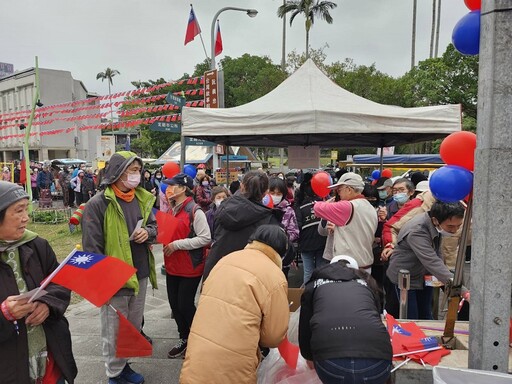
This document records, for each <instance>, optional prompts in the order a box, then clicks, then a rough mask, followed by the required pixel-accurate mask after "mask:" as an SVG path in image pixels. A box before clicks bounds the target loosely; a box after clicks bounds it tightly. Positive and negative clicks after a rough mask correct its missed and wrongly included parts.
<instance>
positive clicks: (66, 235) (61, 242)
mask: <svg viewBox="0 0 512 384" xmlns="http://www.w3.org/2000/svg"><path fill="white" fill-rule="evenodd" d="M27 229H29V230H31V231H33V232H35V233H37V234H38V235H39V237H42V238H43V239H45V240H47V241H48V242H49V243H50V245H51V247H52V248H53V251H54V252H55V254H56V255H57V260H58V261H59V262H61V261H62V260H64V259H65V258H66V256H67V255H69V253H70V252H71V251H72V250H73V248H74V247H75V246H76V245H77V244H80V245H81V244H82V231H80V230H79V229H78V228H77V229H76V230H75V232H73V233H70V232H69V226H68V223H60V224H41V223H30V224H29V225H28V226H27ZM82 300H83V298H82V296H80V295H77V294H76V293H75V292H71V304H76V303H78V302H80V301H82Z"/></svg>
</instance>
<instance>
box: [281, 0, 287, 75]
mask: <svg viewBox="0 0 512 384" xmlns="http://www.w3.org/2000/svg"><path fill="white" fill-rule="evenodd" d="M283 5H286V0H283ZM281 70H282V71H283V72H284V71H285V70H286V13H285V14H284V15H283V43H282V49H281Z"/></svg>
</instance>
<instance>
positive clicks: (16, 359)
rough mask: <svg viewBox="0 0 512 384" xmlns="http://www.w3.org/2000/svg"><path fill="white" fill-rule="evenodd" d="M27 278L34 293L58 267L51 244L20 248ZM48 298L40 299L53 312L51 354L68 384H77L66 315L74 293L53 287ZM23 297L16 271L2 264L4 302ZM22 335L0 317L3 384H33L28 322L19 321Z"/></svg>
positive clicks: (47, 328)
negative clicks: (30, 368) (74, 383)
mask: <svg viewBox="0 0 512 384" xmlns="http://www.w3.org/2000/svg"><path fill="white" fill-rule="evenodd" d="M19 254H20V262H21V265H22V270H23V274H24V277H25V281H26V283H27V289H28V290H29V291H30V290H32V289H34V288H37V287H38V286H39V285H40V283H41V281H42V280H43V279H44V278H45V277H47V276H48V275H49V274H50V273H51V272H52V271H53V270H54V269H55V268H57V266H58V262H57V259H56V257H55V253H54V252H53V250H52V248H51V247H50V244H48V242H47V241H46V240H44V239H42V238H40V237H36V238H35V239H34V240H32V241H29V242H28V243H25V244H23V245H21V246H20V247H19ZM45 290H46V291H47V292H48V293H47V294H46V295H45V296H43V297H41V298H39V299H38V300H37V301H41V302H43V303H45V304H47V305H48V307H49V308H50V315H49V316H48V318H47V319H46V320H45V321H44V323H43V327H44V332H45V334H46V344H47V347H48V351H50V352H51V353H52V354H53V357H54V359H55V363H56V364H57V366H58V367H59V368H60V370H61V372H62V375H63V376H64V378H65V380H66V381H67V382H68V383H73V382H74V380H75V377H76V375H77V368H76V364H75V359H74V357H73V352H72V349H71V334H70V332H69V324H68V321H67V320H66V318H65V317H64V312H65V311H66V308H67V307H68V305H69V300H70V297H71V293H70V291H69V290H68V289H66V288H64V287H61V286H60V285H56V284H52V283H50V284H49V285H48V286H47V287H46V288H45ZM13 295H19V290H18V286H17V284H16V280H15V278H14V274H13V271H12V269H11V267H10V266H9V265H7V264H6V263H4V262H3V261H0V302H3V301H4V300H5V299H6V298H7V297H8V296H13ZM18 327H19V335H17V334H16V331H15V329H14V326H13V323H12V322H10V321H8V320H7V319H5V317H4V316H2V315H1V314H0V383H2V384H11V383H12V384H25V383H26V384H29V383H30V377H29V368H28V347H27V328H26V326H25V320H24V319H21V320H18Z"/></svg>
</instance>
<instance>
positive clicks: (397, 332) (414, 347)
mask: <svg viewBox="0 0 512 384" xmlns="http://www.w3.org/2000/svg"><path fill="white" fill-rule="evenodd" d="M386 323H387V327H388V333H389V336H390V337H391V345H392V347H393V357H394V359H403V358H406V357H410V358H411V359H413V360H414V361H416V362H421V360H422V361H423V362H424V363H427V364H430V365H432V366H434V365H437V364H439V362H440V361H441V358H442V357H443V356H446V355H449V354H450V351H449V350H447V349H445V348H441V347H440V345H439V342H438V341H437V339H436V338H435V337H427V336H426V335H425V333H424V332H423V331H422V330H421V328H420V327H419V326H418V325H417V324H416V323H414V322H407V323H398V322H397V321H396V319H395V318H394V317H393V316H391V315H390V314H386ZM434 348H439V349H435V350H431V351H425V350H426V349H434ZM415 351H423V352H417V353H410V352H415ZM403 354H407V355H403ZM395 355H402V356H395Z"/></svg>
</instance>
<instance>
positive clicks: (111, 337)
mask: <svg viewBox="0 0 512 384" xmlns="http://www.w3.org/2000/svg"><path fill="white" fill-rule="evenodd" d="M141 171H142V160H141V159H140V158H139V157H137V155H136V154H135V153H133V152H129V151H120V152H116V153H115V154H114V155H112V157H111V158H110V161H109V165H108V167H107V168H106V170H105V176H104V178H103V181H102V183H103V184H104V185H105V189H104V190H103V191H102V192H100V193H98V194H96V195H95V196H94V197H93V198H92V199H91V200H90V201H89V202H88V203H87V205H86V206H85V210H84V214H83V219H82V231H83V236H82V243H83V248H84V251H86V252H93V253H99V254H103V255H108V256H113V257H116V258H118V259H120V260H122V261H124V262H126V263H128V264H130V265H133V266H134V267H135V268H137V273H136V274H134V275H133V276H132V277H131V278H130V279H129V280H128V281H127V282H126V284H125V286H124V287H123V288H121V289H120V290H119V292H117V293H116V294H115V295H114V296H113V297H112V299H111V300H110V302H109V304H110V305H112V306H113V307H114V308H116V309H117V310H118V311H120V312H121V313H122V314H123V315H124V316H125V317H126V318H127V319H128V320H129V321H130V322H131V323H132V324H133V325H134V326H135V328H137V329H141V323H142V317H143V314H144V304H145V301H146V289H147V285H148V279H149V281H150V282H151V285H152V286H153V288H156V271H155V259H154V257H153V254H152V253H151V249H150V244H151V243H153V242H154V241H155V239H156V234H157V226H156V220H155V217H154V215H153V213H152V212H151V209H152V207H153V203H154V201H155V197H154V196H153V195H152V194H151V193H150V192H148V191H146V190H145V189H144V188H142V187H139V183H140V176H141ZM109 304H107V305H104V306H103V307H101V309H100V318H101V337H102V342H103V356H104V357H105V366H106V373H107V376H108V378H109V384H126V383H133V384H140V383H143V382H144V377H143V376H142V375H141V374H139V373H137V372H134V371H133V370H132V369H131V368H130V365H129V364H128V360H127V359H124V358H117V357H116V342H117V332H118V326H119V319H118V315H117V314H116V312H115V311H114V310H113V309H112V308H111V307H110V306H109Z"/></svg>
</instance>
